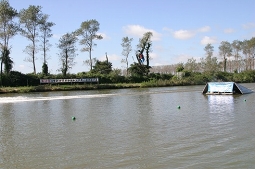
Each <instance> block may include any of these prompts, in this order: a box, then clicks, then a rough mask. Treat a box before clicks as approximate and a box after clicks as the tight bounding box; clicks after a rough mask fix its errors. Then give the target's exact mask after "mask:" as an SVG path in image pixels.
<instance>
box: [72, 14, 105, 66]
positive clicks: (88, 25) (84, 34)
mask: <svg viewBox="0 0 255 169" xmlns="http://www.w3.org/2000/svg"><path fill="white" fill-rule="evenodd" d="M99 25H100V24H99V22H98V21H96V20H95V19H92V20H88V21H85V22H82V23H81V27H80V28H79V29H78V30H76V34H77V35H78V36H81V40H80V45H83V46H84V47H83V48H82V49H81V51H83V52H89V61H85V63H88V64H89V66H90V70H92V66H93V62H92V61H93V60H92V56H91V52H92V50H93V47H94V46H96V45H97V44H96V43H95V42H94V40H100V39H103V37H102V36H101V35H97V34H96V33H97V32H98V30H99Z"/></svg>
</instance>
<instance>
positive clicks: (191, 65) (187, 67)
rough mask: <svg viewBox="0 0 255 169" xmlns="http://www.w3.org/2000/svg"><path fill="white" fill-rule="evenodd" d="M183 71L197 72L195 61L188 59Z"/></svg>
mask: <svg viewBox="0 0 255 169" xmlns="http://www.w3.org/2000/svg"><path fill="white" fill-rule="evenodd" d="M184 68H185V70H188V71H191V72H197V71H198V69H199V68H198V64H197V63H196V59H194V58H191V59H188V61H187V63H186V64H185V66H184Z"/></svg>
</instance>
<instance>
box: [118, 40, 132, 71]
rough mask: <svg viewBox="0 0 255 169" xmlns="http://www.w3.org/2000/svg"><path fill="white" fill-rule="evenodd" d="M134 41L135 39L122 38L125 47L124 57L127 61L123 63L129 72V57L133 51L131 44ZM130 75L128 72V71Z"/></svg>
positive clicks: (122, 44)
mask: <svg viewBox="0 0 255 169" xmlns="http://www.w3.org/2000/svg"><path fill="white" fill-rule="evenodd" d="M132 41H133V38H128V37H127V36H126V37H124V38H122V43H121V46H122V47H123V50H122V55H123V56H125V59H122V60H121V62H122V63H126V65H127V66H126V69H127V70H128V56H129V54H130V52H131V51H132V46H131V42H132ZM127 75H128V71H127Z"/></svg>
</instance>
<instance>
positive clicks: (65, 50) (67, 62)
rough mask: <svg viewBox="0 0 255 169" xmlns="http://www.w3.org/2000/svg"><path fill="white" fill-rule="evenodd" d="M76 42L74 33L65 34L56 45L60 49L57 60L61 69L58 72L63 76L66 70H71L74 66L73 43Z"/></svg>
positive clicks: (74, 49) (74, 50)
mask: <svg viewBox="0 0 255 169" xmlns="http://www.w3.org/2000/svg"><path fill="white" fill-rule="evenodd" d="M77 40H78V39H77V37H76V36H75V34H74V33H66V34H65V35H63V36H62V37H61V38H60V39H59V44H57V47H58V48H59V49H60V53H59V59H60V62H61V67H60V69H59V70H60V71H61V72H62V74H63V76H66V74H67V72H68V70H70V69H72V67H73V66H74V65H75V62H74V59H75V56H76V54H75V52H76V47H75V43H76V42H77Z"/></svg>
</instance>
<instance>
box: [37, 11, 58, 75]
mask: <svg viewBox="0 0 255 169" xmlns="http://www.w3.org/2000/svg"><path fill="white" fill-rule="evenodd" d="M48 18H49V15H44V16H43V17H42V22H41V25H40V31H41V33H42V34H41V36H40V38H41V43H42V44H41V45H40V46H41V50H42V51H43V67H42V69H43V71H42V72H43V74H45V75H47V74H48V65H47V59H48V58H49V57H47V52H48V51H49V50H50V47H51V46H52V45H51V44H50V43H49V38H51V37H52V35H53V34H52V33H51V27H52V26H54V25H55V23H53V22H48ZM46 68H47V69H46ZM46 70H47V71H46Z"/></svg>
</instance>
